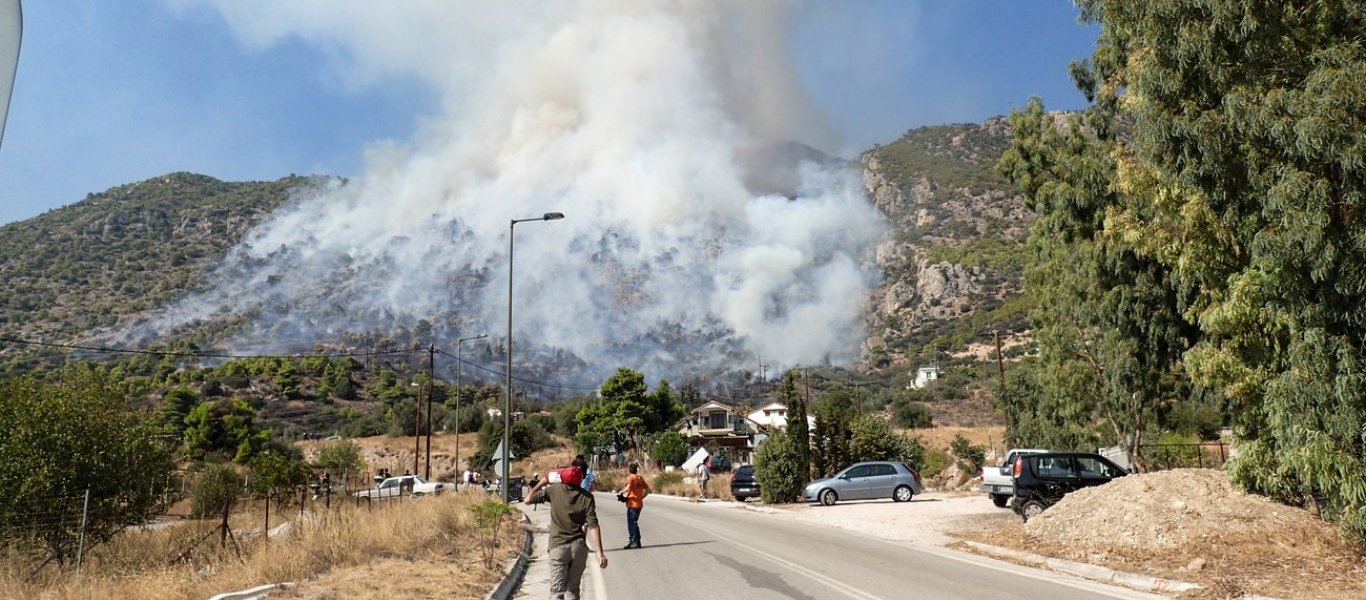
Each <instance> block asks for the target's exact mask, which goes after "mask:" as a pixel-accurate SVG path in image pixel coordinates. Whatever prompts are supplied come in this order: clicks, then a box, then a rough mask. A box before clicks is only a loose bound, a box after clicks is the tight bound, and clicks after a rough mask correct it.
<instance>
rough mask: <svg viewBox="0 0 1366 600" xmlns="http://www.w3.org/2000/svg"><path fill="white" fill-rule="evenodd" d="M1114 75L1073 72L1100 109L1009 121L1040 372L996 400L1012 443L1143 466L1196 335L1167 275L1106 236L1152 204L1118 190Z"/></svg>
mask: <svg viewBox="0 0 1366 600" xmlns="http://www.w3.org/2000/svg"><path fill="white" fill-rule="evenodd" d="M1111 68H1113V64H1111V63H1107V62H1104V61H1103V60H1101V59H1100V58H1098V59H1097V61H1096V63H1095V64H1082V65H1075V66H1074V69H1073V74H1074V76H1075V78H1076V79H1077V82H1078V85H1079V86H1080V87H1081V88H1082V91H1083V92H1084V93H1086V94H1087V96H1088V97H1089V98H1093V99H1096V100H1097V101H1096V102H1095V104H1094V105H1093V106H1092V107H1091V108H1089V109H1088V110H1086V111H1083V112H1081V113H1076V114H1071V115H1066V116H1062V115H1056V114H1051V113H1048V112H1046V111H1045V110H1044V107H1043V104H1042V102H1040V101H1039V100H1037V99H1034V100H1031V101H1030V102H1029V104H1028V105H1027V106H1026V107H1025V108H1024V109H1022V110H1018V111H1015V112H1014V113H1013V114H1012V115H1011V127H1012V141H1011V146H1010V148H1009V149H1008V150H1007V151H1006V152H1005V154H1004V155H1003V156H1002V158H1001V161H1000V163H999V168H1000V169H1001V171H1002V172H1003V173H1005V174H1006V175H1007V176H1008V177H1009V178H1010V179H1011V180H1012V181H1013V182H1014V183H1015V184H1016V185H1018V186H1019V187H1020V188H1021V189H1022V190H1023V192H1024V195H1025V199H1026V204H1027V205H1028V206H1029V208H1030V209H1032V210H1033V211H1034V212H1035V213H1036V214H1037V215H1038V219H1037V220H1036V221H1035V223H1034V226H1033V229H1032V230H1031V232H1030V236H1029V242H1028V244H1029V247H1030V249H1031V250H1032V251H1033V253H1034V254H1035V256H1036V257H1037V260H1036V262H1034V263H1033V264H1031V265H1029V266H1028V267H1027V268H1026V269H1025V287H1026V290H1027V293H1029V294H1030V295H1031V296H1032V297H1033V298H1034V309H1033V310H1031V312H1030V315H1029V316H1030V321H1031V324H1032V325H1033V327H1034V335H1035V338H1036V339H1037V340H1038V343H1039V360H1040V362H1041V363H1042V364H1041V365H1040V368H1038V369H1035V370H1032V371H1029V372H1027V374H1026V375H1025V376H1026V377H1031V378H1033V379H1034V381H1033V382H1019V381H1017V382H1015V383H1014V384H1007V386H1006V387H1004V388H1003V389H1000V390H999V391H1000V392H1001V393H999V394H997V395H996V396H995V399H996V403H997V406H998V409H1000V410H1001V412H1002V413H1004V414H1005V415H1006V416H1007V418H1008V420H1009V421H1008V424H1009V425H1010V430H1011V431H1010V435H1011V437H1012V438H1013V440H1014V441H1015V443H1021V444H1025V445H1031V446H1048V447H1054V448H1067V449H1081V448H1087V447H1094V446H1096V445H1097V444H1099V443H1114V442H1123V443H1126V444H1127V445H1128V450H1129V453H1130V455H1131V456H1134V458H1135V460H1136V461H1138V462H1139V464H1140V465H1141V464H1142V457H1141V456H1139V455H1138V454H1137V451H1138V449H1139V446H1140V444H1141V443H1142V436H1143V435H1144V433H1145V432H1146V431H1148V430H1149V429H1150V428H1152V427H1154V426H1155V425H1157V424H1158V423H1159V422H1160V420H1161V419H1162V415H1163V414H1164V413H1165V412H1166V410H1167V409H1168V407H1169V406H1171V404H1172V403H1173V402H1174V401H1175V400H1176V399H1177V398H1179V397H1181V396H1183V395H1186V394H1188V393H1189V388H1190V386H1189V378H1188V376H1187V375H1186V374H1185V372H1184V367H1183V365H1182V357H1183V354H1184V352H1185V351H1186V350H1187V349H1189V348H1190V346H1191V345H1192V344H1193V343H1194V342H1195V340H1196V339H1197V338H1198V335H1199V332H1198V329H1197V328H1196V327H1195V326H1194V325H1192V324H1191V323H1190V322H1188V321H1187V320H1186V318H1185V317H1184V316H1183V315H1182V313H1181V308H1180V298H1179V297H1178V292H1177V290H1176V288H1175V286H1174V285H1173V284H1172V275H1171V269H1170V267H1169V266H1168V265H1166V264H1164V263H1162V262H1161V261H1160V260H1157V259H1156V258H1155V257H1152V256H1149V255H1147V254H1145V253H1143V252H1142V251H1140V250H1138V249H1136V248H1135V247H1134V246H1133V245H1132V244H1131V243H1130V242H1129V241H1128V240H1127V239H1126V238H1124V237H1122V236H1117V235H1113V233H1112V232H1111V231H1110V230H1109V229H1108V228H1107V225H1106V218H1107V215H1109V214H1112V213H1113V212H1114V211H1117V210H1122V209H1123V208H1124V207H1126V206H1130V205H1133V204H1135V203H1141V202H1144V201H1146V199H1147V198H1146V196H1144V195H1143V194H1128V193H1125V192H1124V191H1123V190H1121V189H1119V188H1117V187H1116V186H1115V185H1114V182H1115V179H1116V171H1117V163H1116V158H1115V157H1116V156H1117V155H1118V154H1120V153H1121V152H1122V150H1123V147H1124V146H1123V143H1122V142H1121V141H1120V138H1121V135H1120V134H1121V131H1123V130H1125V129H1126V128H1127V127H1128V125H1126V124H1125V122H1124V121H1123V119H1121V115H1120V114H1119V113H1118V108H1119V104H1118V102H1117V101H1115V100H1114V99H1113V98H1108V97H1105V98H1098V96H1097V94H1099V93H1101V91H1102V90H1100V89H1099V87H1100V86H1099V84H1097V83H1096V77H1097V73H1103V72H1106V71H1108V70H1109V69H1111ZM1017 379H1018V378H1017ZM1026 436H1028V437H1026Z"/></svg>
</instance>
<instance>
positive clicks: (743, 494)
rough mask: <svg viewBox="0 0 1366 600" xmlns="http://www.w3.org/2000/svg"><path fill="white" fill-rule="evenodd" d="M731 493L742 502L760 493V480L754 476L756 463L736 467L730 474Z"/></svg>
mask: <svg viewBox="0 0 1366 600" xmlns="http://www.w3.org/2000/svg"><path fill="white" fill-rule="evenodd" d="M730 495H731V496H734V497H735V499H736V500H739V501H741V502H744V501H745V500H748V499H750V498H753V497H755V496H758V495H759V480H758V479H755V478H754V465H743V466H740V467H736V469H735V472H734V473H732V474H731V476H730Z"/></svg>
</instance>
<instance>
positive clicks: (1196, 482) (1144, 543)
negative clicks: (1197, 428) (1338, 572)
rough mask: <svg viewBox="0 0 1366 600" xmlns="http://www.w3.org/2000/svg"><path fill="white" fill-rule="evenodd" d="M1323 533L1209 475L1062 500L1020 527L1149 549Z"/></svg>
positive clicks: (1300, 514)
mask: <svg viewBox="0 0 1366 600" xmlns="http://www.w3.org/2000/svg"><path fill="white" fill-rule="evenodd" d="M1325 529H1326V528H1325V525H1324V524H1323V522H1322V521H1319V520H1318V519H1316V518H1315V517H1313V516H1311V515H1310V514H1309V513H1308V512H1306V511H1304V510H1301V509H1297V508H1293V507H1288V506H1285V505H1282V504H1277V503H1275V502H1272V501H1270V500H1267V499H1265V498H1262V497H1259V496H1251V495H1248V494H1245V493H1243V492H1240V491H1238V490H1236V489H1234V488H1233V486H1232V484H1230V483H1229V479H1228V475H1227V474H1226V473H1224V472H1223V471H1216V470H1212V469H1176V470H1172V471H1159V472H1156V473H1147V474H1143V475H1130V476H1127V477H1122V478H1120V479H1116V480H1114V481H1111V482H1110V483H1107V484H1105V485H1102V486H1098V487H1094V488H1087V489H1083V490H1078V491H1076V492H1073V493H1071V494H1068V495H1067V496H1066V497H1065V498H1063V500H1062V501H1061V502H1059V503H1057V504H1055V505H1053V506H1052V507H1050V508H1049V509H1048V510H1046V511H1044V512H1043V514H1041V515H1039V516H1037V517H1035V518H1033V519H1030V520H1029V522H1028V523H1026V524H1025V531H1026V532H1028V533H1029V534H1030V535H1032V536H1036V537H1037V538H1039V539H1041V540H1044V541H1049V542H1056V543H1060V544H1071V545H1081V546H1082V547H1092V548H1095V547H1103V546H1110V547H1130V548H1148V549H1157V548H1176V547H1181V546H1185V545H1188V544H1192V543H1211V542H1230V541H1233V540H1234V539H1236V538H1243V539H1250V540H1255V539H1258V538H1260V539H1268V538H1271V537H1281V536H1285V535H1287V533H1289V532H1307V531H1315V532H1317V531H1322V530H1325Z"/></svg>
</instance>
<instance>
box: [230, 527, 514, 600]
mask: <svg viewBox="0 0 1366 600" xmlns="http://www.w3.org/2000/svg"><path fill="white" fill-rule="evenodd" d="M530 524H531V517H528V516H526V514H523V515H522V525H523V526H524V527H523V529H524V530H525V534H526V535H524V536H523V537H522V551H521V552H520V553H518V555H517V560H514V561H512V564H510V565H508V568H507V571H506V572H505V573H504V575H503V580H502V581H501V582H499V583H498V587H495V588H493V591H491V592H489V595H487V596H484V600H509V599H510V598H512V595H513V594H514V593H515V592H516V591H517V586H520V585H522V578H523V577H525V576H526V563H527V561H528V560H531V540H532V534H531V527H529V525H530ZM211 600H212V599H211Z"/></svg>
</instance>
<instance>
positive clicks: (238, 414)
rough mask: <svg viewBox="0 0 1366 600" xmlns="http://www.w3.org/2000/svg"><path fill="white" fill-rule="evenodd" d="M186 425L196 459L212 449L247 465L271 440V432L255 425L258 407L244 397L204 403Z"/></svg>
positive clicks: (196, 409)
mask: <svg viewBox="0 0 1366 600" xmlns="http://www.w3.org/2000/svg"><path fill="white" fill-rule="evenodd" d="M185 425H186V427H185V434H184V439H185V446H186V448H188V449H189V450H190V452H191V454H193V455H194V456H195V457H196V458H203V457H204V456H205V455H207V454H209V453H211V452H212V453H218V454H221V455H223V456H225V457H227V458H230V459H231V460H232V461H233V462H236V463H238V464H246V463H247V461H249V460H251V457H252V455H254V454H255V453H256V452H257V451H258V450H260V449H262V448H263V447H264V446H265V444H266V442H267V441H269V440H270V431H269V430H265V429H259V428H257V426H256V409H254V408H252V407H251V404H249V403H247V401H246V400H245V399H243V398H232V399H230V400H219V401H214V402H202V403H200V404H199V406H196V407H194V410H192V411H190V415H189V416H188V417H186V418H185Z"/></svg>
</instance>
